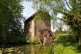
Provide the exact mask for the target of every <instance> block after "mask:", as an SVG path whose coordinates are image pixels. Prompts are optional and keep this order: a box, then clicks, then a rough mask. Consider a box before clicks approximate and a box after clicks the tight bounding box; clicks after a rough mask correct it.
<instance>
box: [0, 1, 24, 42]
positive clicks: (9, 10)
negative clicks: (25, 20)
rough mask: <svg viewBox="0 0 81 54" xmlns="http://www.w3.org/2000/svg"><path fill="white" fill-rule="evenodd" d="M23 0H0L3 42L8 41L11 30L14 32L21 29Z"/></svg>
mask: <svg viewBox="0 0 81 54" xmlns="http://www.w3.org/2000/svg"><path fill="white" fill-rule="evenodd" d="M20 2H21V0H0V38H1V39H2V40H1V43H5V42H6V37H7V36H9V32H11V33H13V34H11V36H14V33H15V31H14V30H18V29H21V22H20V20H21V19H22V15H21V12H22V9H23V7H22V5H21V4H20Z"/></svg>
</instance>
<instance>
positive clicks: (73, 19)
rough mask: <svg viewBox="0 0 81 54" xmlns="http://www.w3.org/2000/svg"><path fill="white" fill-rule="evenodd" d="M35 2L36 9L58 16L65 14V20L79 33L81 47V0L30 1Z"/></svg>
mask: <svg viewBox="0 0 81 54" xmlns="http://www.w3.org/2000/svg"><path fill="white" fill-rule="evenodd" d="M28 1H31V2H33V4H34V6H35V7H36V8H40V9H41V8H43V9H45V10H47V11H50V12H51V13H52V15H54V16H56V15H57V14H58V13H61V14H63V16H64V18H63V20H64V21H66V22H67V24H68V25H69V26H70V27H71V28H72V29H73V31H75V32H77V34H78V37H79V44H80V45H81V32H80V31H81V5H80V4H81V1H80V0H28Z"/></svg>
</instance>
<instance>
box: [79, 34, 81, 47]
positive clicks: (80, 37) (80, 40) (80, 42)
mask: <svg viewBox="0 0 81 54" xmlns="http://www.w3.org/2000/svg"><path fill="white" fill-rule="evenodd" d="M79 45H80V46H81V33H80V34H79Z"/></svg>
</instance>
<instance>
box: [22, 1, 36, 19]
mask: <svg viewBox="0 0 81 54" xmlns="http://www.w3.org/2000/svg"><path fill="white" fill-rule="evenodd" d="M22 5H23V6H24V9H23V13H22V14H23V16H24V17H26V18H28V17H29V16H31V15H32V14H33V13H35V12H36V10H34V9H33V8H32V5H33V4H32V3H30V2H27V1H24V2H23V3H22Z"/></svg>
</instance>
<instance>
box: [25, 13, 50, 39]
mask: <svg viewBox="0 0 81 54" xmlns="http://www.w3.org/2000/svg"><path fill="white" fill-rule="evenodd" d="M39 13H40V12H39ZM39 13H38V12H37V13H35V14H34V15H32V16H30V17H29V18H28V19H27V20H26V21H25V22H24V31H25V33H26V34H27V35H29V36H30V37H31V38H32V39H34V38H35V37H37V36H40V31H41V30H43V29H51V20H49V19H47V18H45V17H43V18H44V19H38V20H36V19H34V18H35V16H36V15H37V14H39ZM48 15H49V14H48ZM39 17H41V16H39Z"/></svg>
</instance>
